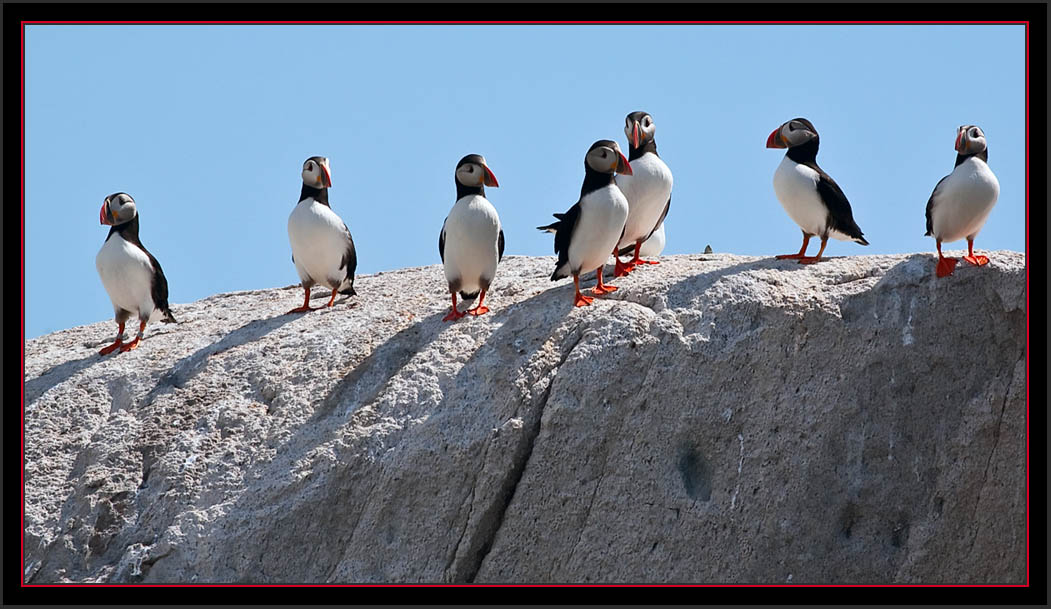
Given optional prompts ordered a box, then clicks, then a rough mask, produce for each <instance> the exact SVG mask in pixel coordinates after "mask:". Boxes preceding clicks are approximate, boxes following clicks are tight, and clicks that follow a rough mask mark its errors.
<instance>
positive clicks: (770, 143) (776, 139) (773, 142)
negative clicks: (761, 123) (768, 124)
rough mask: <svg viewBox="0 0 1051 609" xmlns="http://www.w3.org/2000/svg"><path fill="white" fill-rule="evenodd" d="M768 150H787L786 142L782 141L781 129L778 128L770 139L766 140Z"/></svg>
mask: <svg viewBox="0 0 1051 609" xmlns="http://www.w3.org/2000/svg"><path fill="white" fill-rule="evenodd" d="M766 147H767V148H787V146H785V141H784V140H783V139H781V128H780V127H778V128H777V129H774V130H773V131H772V132H771V133H770V137H768V138H766Z"/></svg>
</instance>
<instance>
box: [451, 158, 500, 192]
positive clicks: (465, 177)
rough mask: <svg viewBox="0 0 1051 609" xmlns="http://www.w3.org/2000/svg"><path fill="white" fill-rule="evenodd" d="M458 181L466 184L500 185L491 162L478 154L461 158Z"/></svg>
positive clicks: (458, 167) (457, 173) (457, 169)
mask: <svg viewBox="0 0 1051 609" xmlns="http://www.w3.org/2000/svg"><path fill="white" fill-rule="evenodd" d="M468 159H471V160H468ZM456 181H457V182H459V183H460V184H463V185H464V186H492V187H494V188H496V187H498V186H500V184H499V183H497V181H496V176H495V175H493V172H492V170H490V169H489V164H488V163H486V162H485V157H483V156H481V155H478V154H470V155H467V156H466V157H464V158H463V159H460V165H458V166H457V167H456Z"/></svg>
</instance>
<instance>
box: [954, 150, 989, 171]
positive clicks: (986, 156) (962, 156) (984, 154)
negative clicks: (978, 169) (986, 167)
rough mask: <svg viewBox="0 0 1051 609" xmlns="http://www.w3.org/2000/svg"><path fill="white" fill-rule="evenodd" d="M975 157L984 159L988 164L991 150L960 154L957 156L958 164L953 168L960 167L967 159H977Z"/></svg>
mask: <svg viewBox="0 0 1051 609" xmlns="http://www.w3.org/2000/svg"><path fill="white" fill-rule="evenodd" d="M975 156H976V157H978V158H980V159H982V160H983V161H985V162H986V163H988V162H989V149H988V148H986V149H985V150H983V151H981V152H976V153H974V154H959V153H957V155H956V164H955V165H953V167H954V168H955V167H959V166H960V165H961V164H962V163H963V162H964V161H966V160H967V159H969V158H971V157H975Z"/></svg>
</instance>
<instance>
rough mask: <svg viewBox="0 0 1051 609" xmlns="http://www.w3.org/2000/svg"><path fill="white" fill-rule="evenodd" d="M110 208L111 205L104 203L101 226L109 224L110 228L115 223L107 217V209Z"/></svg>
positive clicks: (100, 219) (101, 212)
mask: <svg viewBox="0 0 1051 609" xmlns="http://www.w3.org/2000/svg"><path fill="white" fill-rule="evenodd" d="M108 206H109V203H107V202H106V201H103V202H102V209H100V210H99V224H109V225H110V226H112V225H113V221H112V220H110V219H109V218H107V217H106V208H107V207H108Z"/></svg>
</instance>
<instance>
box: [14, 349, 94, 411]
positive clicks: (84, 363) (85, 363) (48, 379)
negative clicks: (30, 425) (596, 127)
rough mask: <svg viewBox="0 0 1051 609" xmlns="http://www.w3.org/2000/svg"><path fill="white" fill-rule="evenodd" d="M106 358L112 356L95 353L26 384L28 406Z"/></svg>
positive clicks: (55, 368) (45, 373)
mask: <svg viewBox="0 0 1051 609" xmlns="http://www.w3.org/2000/svg"><path fill="white" fill-rule="evenodd" d="M106 357H110V356H106V355H99V354H98V353H97V352H93V353H92V354H91V355H88V356H86V357H82V358H80V359H78V360H73V361H71V362H63V363H61V364H59V365H57V366H53V367H51V368H49V369H48V370H47V371H45V372H44V373H42V374H41V375H40V376H38V377H36V378H35V379H33V380H31V381H27V382H26V384H25V391H26V400H25V401H26V404H30V403H32V402H33V401H34V400H36V399H37V398H38V397H40V396H41V395H42V394H43V393H44V392H45V391H47V390H48V389H50V388H52V387H55V386H57V385H61V384H62V383H64V382H66V380H68V379H69V378H70V377H71V376H73V375H74V374H76V373H78V372H80V371H81V370H84V369H85V368H90V367H91V366H93V365H95V364H97V363H99V362H102V361H103V360H105V359H106Z"/></svg>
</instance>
